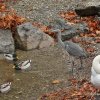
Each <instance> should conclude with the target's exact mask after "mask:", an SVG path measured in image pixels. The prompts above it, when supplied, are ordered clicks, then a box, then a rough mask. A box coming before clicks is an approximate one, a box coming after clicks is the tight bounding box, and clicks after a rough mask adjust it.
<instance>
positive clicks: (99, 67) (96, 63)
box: [92, 55, 100, 74]
mask: <svg viewBox="0 0 100 100" xmlns="http://www.w3.org/2000/svg"><path fill="white" fill-rule="evenodd" d="M92 67H93V69H94V70H95V72H96V73H98V74H100V55H98V56H96V57H95V58H94V59H93V62H92Z"/></svg>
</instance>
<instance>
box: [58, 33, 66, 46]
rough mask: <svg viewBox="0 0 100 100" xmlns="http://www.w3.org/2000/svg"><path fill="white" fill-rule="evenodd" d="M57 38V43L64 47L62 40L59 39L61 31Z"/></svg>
mask: <svg viewBox="0 0 100 100" xmlns="http://www.w3.org/2000/svg"><path fill="white" fill-rule="evenodd" d="M57 39H58V43H59V44H60V45H61V46H62V47H63V48H64V47H65V44H64V42H63V41H62V40H61V32H59V33H58V35H57Z"/></svg>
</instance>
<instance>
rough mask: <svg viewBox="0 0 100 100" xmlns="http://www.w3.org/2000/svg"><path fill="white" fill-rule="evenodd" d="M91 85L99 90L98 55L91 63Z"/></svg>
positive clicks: (99, 59)
mask: <svg viewBox="0 0 100 100" xmlns="http://www.w3.org/2000/svg"><path fill="white" fill-rule="evenodd" d="M91 83H92V84H93V85H94V86H95V87H96V88H100V55H98V56H96V57H95V58H94V59H93V62H92V68H91Z"/></svg>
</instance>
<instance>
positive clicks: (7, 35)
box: [0, 29, 15, 53]
mask: <svg viewBox="0 0 100 100" xmlns="http://www.w3.org/2000/svg"><path fill="white" fill-rule="evenodd" d="M14 50H15V48H14V40H13V37H12V33H11V31H10V30H3V29H0V53H14Z"/></svg>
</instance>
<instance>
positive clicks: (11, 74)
mask: <svg viewBox="0 0 100 100" xmlns="http://www.w3.org/2000/svg"><path fill="white" fill-rule="evenodd" d="M37 1H38V2H37ZM56 1H58V3H56ZM83 1H84V0H83ZM77 3H81V0H80V2H78V0H21V1H19V0H18V1H17V3H15V5H13V4H12V3H10V4H9V5H12V6H13V8H15V9H16V10H17V11H18V13H19V14H20V15H22V16H25V17H28V18H30V19H31V20H32V21H35V20H36V21H41V22H44V23H45V22H47V20H48V19H49V18H50V19H52V17H54V16H58V15H55V14H57V13H58V12H59V11H61V10H67V9H68V4H69V8H72V9H73V8H75V7H76V5H77ZM37 6H38V7H37ZM46 7H47V8H46ZM50 12H51V13H52V14H50ZM47 15H48V16H47ZM47 17H48V18H47ZM96 46H97V45H96ZM97 47H99V49H98V53H97V54H100V44H98V46H97ZM17 54H18V57H19V60H26V59H31V60H32V68H31V70H30V71H25V72H21V71H15V70H14V69H13V64H12V63H11V62H8V61H6V60H1V61H0V83H1V84H2V83H3V82H4V81H6V80H8V79H12V80H13V81H12V86H11V91H10V92H9V93H7V94H1V93H0V100H37V99H38V98H39V97H40V96H41V95H43V94H45V93H49V92H52V91H56V90H59V89H61V88H66V87H68V86H69V82H68V78H69V77H71V76H72V74H71V73H70V72H69V71H70V68H71V63H70V61H69V57H68V55H66V58H64V57H63V52H62V49H60V48H59V47H58V46H57V44H56V45H55V46H54V47H50V48H45V49H41V50H32V51H21V50H17ZM92 59H93V57H91V58H87V59H84V60H83V63H84V69H83V70H78V71H76V74H74V76H75V77H76V78H78V79H82V78H84V77H85V78H87V79H88V80H89V79H90V74H91V71H90V68H91V62H92ZM75 63H76V65H75V68H78V67H80V63H79V60H76V59H75ZM54 80H59V81H60V82H59V84H52V81H54Z"/></svg>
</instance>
